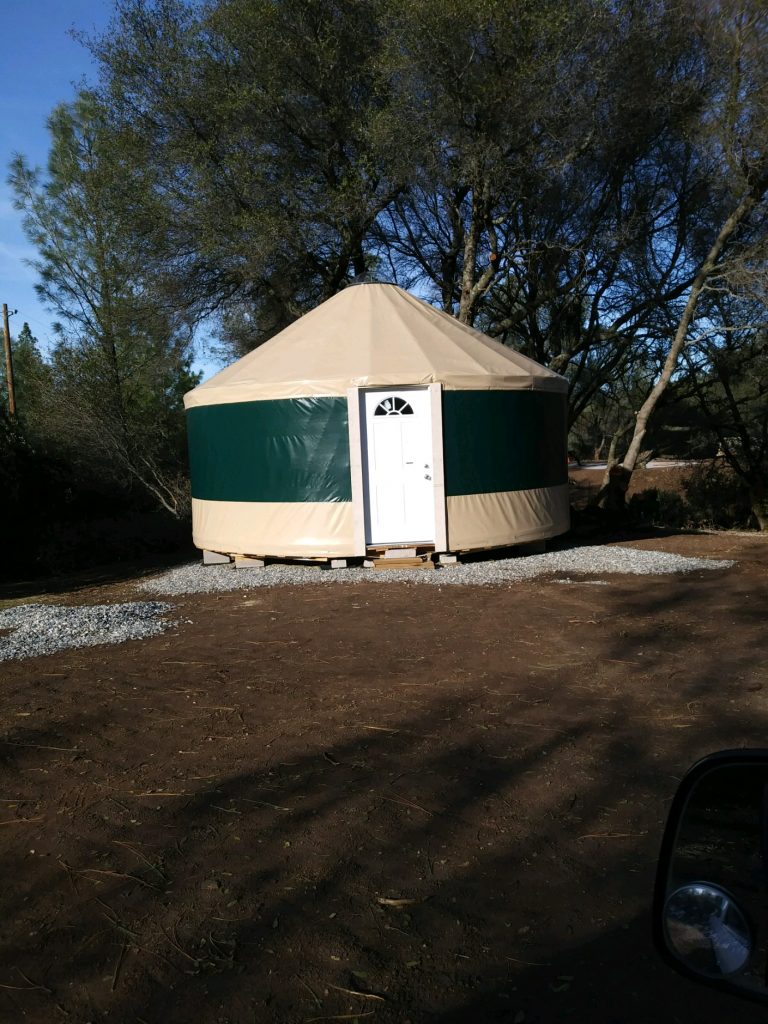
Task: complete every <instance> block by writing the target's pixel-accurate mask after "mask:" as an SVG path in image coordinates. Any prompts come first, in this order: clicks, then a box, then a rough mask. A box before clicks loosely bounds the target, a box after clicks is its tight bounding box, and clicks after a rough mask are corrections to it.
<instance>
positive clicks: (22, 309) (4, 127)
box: [0, 0, 215, 375]
mask: <svg viewBox="0 0 768 1024" xmlns="http://www.w3.org/2000/svg"><path fill="white" fill-rule="evenodd" d="M3 14H4V15H5V17H4V21H3V56H2V72H3V73H2V78H0V165H1V166H0V171H1V172H2V173H0V303H2V302H7V303H8V308H9V309H11V310H13V309H17V310H18V313H17V314H16V316H14V317H13V318H12V319H11V333H12V334H13V335H16V334H17V333H18V332H19V330H20V329H21V325H22V324H23V323H24V321H25V320H26V321H27V322H28V323H29V326H30V327H31V328H32V333H33V334H34V335H35V336H36V337H37V338H38V339H39V340H40V342H41V344H42V346H43V348H45V347H46V346H47V344H48V343H49V342H50V341H51V340H52V339H53V332H52V330H51V324H52V323H53V321H54V319H55V317H54V315H53V314H52V313H51V312H49V311H48V310H47V309H46V308H45V307H44V306H43V305H42V304H41V303H40V301H39V299H38V298H37V294H36V292H35V287H34V286H35V272H34V270H32V269H31V268H30V267H28V266H26V264H25V260H29V259H32V258H34V256H35V253H34V250H33V249H32V248H31V247H30V245H29V243H28V242H27V239H26V237H25V235H24V232H23V230H22V226H21V214H20V213H19V212H18V211H16V210H14V208H13V196H12V193H11V190H10V188H9V187H8V183H7V178H8V165H9V163H10V161H11V158H12V156H13V155H14V153H22V154H23V155H24V156H25V157H26V158H27V160H28V161H29V163H30V164H32V165H35V166H40V167H44V166H45V164H46V161H47V157H48V132H47V130H46V120H47V118H48V115H49V114H50V112H51V110H52V109H53V107H55V106H56V104H57V103H61V102H63V101H66V100H70V99H72V98H73V96H74V94H75V91H76V89H77V86H78V84H79V83H80V82H82V81H83V80H88V81H90V82H95V79H96V71H95V67H94V64H93V62H92V60H91V57H90V54H89V52H88V50H87V49H86V48H85V47H84V46H82V45H81V44H80V43H78V42H76V41H75V40H74V39H72V38H71V36H70V35H69V32H70V30H71V29H73V28H74V29H76V30H78V31H82V32H85V33H86V34H92V33H98V32H100V31H102V30H103V29H105V28H106V27H107V25H108V24H109V21H110V18H111V16H112V2H111V0H5V3H4V4H3ZM198 368H199V369H201V370H203V371H204V372H205V373H206V375H208V373H209V372H211V371H212V370H213V369H215V367H213V366H212V365H211V364H209V363H208V362H202V361H201V362H200V363H199V366H198Z"/></svg>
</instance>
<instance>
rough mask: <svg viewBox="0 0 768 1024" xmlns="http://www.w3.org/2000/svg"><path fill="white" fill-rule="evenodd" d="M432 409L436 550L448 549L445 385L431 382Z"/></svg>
mask: <svg viewBox="0 0 768 1024" xmlns="http://www.w3.org/2000/svg"><path fill="white" fill-rule="evenodd" d="M428 388H429V401H430V407H431V411H432V477H433V480H434V485H435V486H434V495H435V551H436V552H439V551H447V550H448V522H447V514H446V513H447V505H446V500H445V471H444V467H443V385H442V384H429V385H428Z"/></svg>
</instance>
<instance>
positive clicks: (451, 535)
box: [448, 484, 570, 551]
mask: <svg viewBox="0 0 768 1024" xmlns="http://www.w3.org/2000/svg"><path fill="white" fill-rule="evenodd" d="M569 526H570V509H569V503H568V485H567V484H563V485H562V486H559V487H541V488H536V489H534V490H529V491H500V492H496V493H492V494H462V495H458V496H453V497H449V498H448V548H449V550H450V551H464V550H470V549H473V548H490V547H500V546H502V545H505V544H522V543H525V542H526V541H531V540H542V539H544V538H546V537H554V536H557V535H558V534H560V533H565V532H566V530H568V528H569Z"/></svg>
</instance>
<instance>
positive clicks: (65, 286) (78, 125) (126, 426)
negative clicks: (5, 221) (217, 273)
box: [11, 92, 197, 515]
mask: <svg viewBox="0 0 768 1024" xmlns="http://www.w3.org/2000/svg"><path fill="white" fill-rule="evenodd" d="M49 130H50V132H51V140H52V141H51V151H50V158H49V162H48V175H47V177H46V178H45V179H43V177H42V175H41V174H40V172H38V171H36V170H32V169H31V168H29V167H28V166H27V164H26V163H25V161H24V159H23V158H22V157H20V156H19V157H16V159H15V160H14V162H13V165H12V172H11V184H12V187H13V189H14V192H15V196H16V205H17V207H18V208H19V209H20V210H22V211H23V213H24V226H25V230H26V233H27V236H28V238H29V239H30V241H31V242H32V244H33V245H34V246H35V248H36V249H37V252H38V259H37V261H36V262H35V264H34V266H35V268H36V269H37V271H38V274H39V276H40V283H39V285H38V292H39V294H40V296H41V298H42V299H43V300H44V301H45V302H46V303H47V304H48V305H49V306H50V307H51V308H52V309H53V310H54V311H55V313H56V314H57V315H58V316H59V317H60V318H61V320H60V323H59V324H58V332H59V337H60V340H59V342H58V344H57V346H56V348H55V349H54V351H53V353H52V356H51V362H50V368H49V370H48V371H46V375H47V376H48V377H49V380H48V381H47V382H46V383H47V385H48V386H47V388H46V393H45V394H44V395H40V396H39V397H40V401H41V402H44V406H45V409H44V420H45V429H46V431H47V433H48V436H49V438H52V439H55V443H56V445H57V446H58V447H60V448H61V449H63V450H66V451H67V452H68V455H69V457H70V459H71V460H72V461H73V462H74V463H75V464H77V465H78V466H79V467H80V468H81V469H82V470H84V471H88V472H90V473H91V474H94V475H99V476H105V477H106V478H108V479H110V480H111V481H112V482H113V485H114V486H115V487H117V488H125V487H126V486H127V485H128V484H129V482H132V483H133V484H135V485H139V486H140V487H141V488H142V489H143V490H145V491H146V492H148V493H149V494H151V495H152V496H153V498H154V499H155V500H156V501H157V502H158V503H159V504H160V505H162V506H163V507H164V508H166V509H167V510H168V511H169V512H171V513H172V514H174V515H180V514H182V513H183V512H184V510H185V506H186V504H187V501H188V499H187V497H186V485H185V484H184V478H183V465H184V455H183V452H184V441H183V417H182V406H181V397H182V394H183V392H184V391H185V390H187V389H188V388H189V387H191V386H193V385H194V383H196V380H197V378H196V377H195V376H194V375H193V374H192V373H191V370H190V359H191V353H190V342H191V335H190V331H189V328H188V325H187V323H186V322H185V320H184V318H183V316H178V315H176V314H175V313H174V312H173V311H170V310H168V309H167V308H164V307H162V306H161V305H159V304H158V302H157V300H156V297H155V295H154V294H153V291H152V289H151V287H150V282H149V281H148V280H147V278H146V277H145V276H144V272H143V269H144V265H145V262H146V260H145V257H146V256H148V255H150V254H151V248H150V240H151V222H152V212H153V203H152V197H151V196H147V195H146V192H145V190H144V185H145V182H144V180H143V178H142V177H141V175H140V174H137V173H134V172H133V168H132V165H130V164H129V163H128V162H127V161H126V160H125V159H124V158H123V154H122V153H121V151H120V150H119V149H118V148H116V147H115V146H114V145H113V141H112V136H111V135H110V133H109V131H108V116H107V113H106V111H105V110H104V109H103V107H102V106H101V105H100V103H99V102H98V100H97V98H96V97H95V96H94V94H92V93H87V92H84V93H81V94H80V95H79V96H78V98H77V100H76V101H75V102H74V103H72V104H69V105H62V106H60V107H58V108H57V109H56V110H55V111H54V113H53V114H52V116H51V118H50V121H49Z"/></svg>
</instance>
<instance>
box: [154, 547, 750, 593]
mask: <svg viewBox="0 0 768 1024" xmlns="http://www.w3.org/2000/svg"><path fill="white" fill-rule="evenodd" d="M735 564H736V563H735V562H732V561H717V560H715V559H710V558H686V557H684V556H683V555H672V554H668V553H667V552H665V551H647V550H645V549H640V548H623V547H603V546H592V547H581V548H570V549H568V550H564V551H551V552H547V553H546V554H543V555H528V556H527V557H518V558H499V559H486V560H482V561H476V562H467V563H463V564H462V563H458V564H456V565H450V566H446V567H444V568H439V569H436V570H434V571H428V570H427V571H425V570H423V569H383V570H380V571H379V570H375V569H363V568H357V567H355V568H348V569H326V568H320V567H318V566H305V565H285V564H281V563H277V562H276V563H273V564H271V565H267V566H266V567H265V568H264V569H235V568H234V565H205V566H204V565H203V564H202V563H201V562H190V563H189V564H188V565H180V566H178V567H176V568H175V569H171V570H169V571H168V572H166V573H163V575H162V576H155V577H153V578H152V579H149V580H145V581H143V582H141V583H140V584H138V586H139V588H140V589H141V590H144V591H148V592H149V593H152V594H167V595H179V594H202V593H212V592H217V591H218V592H222V591H229V590H253V589H256V588H258V587H280V586H286V585H287V586H296V585H302V584H312V583H314V584H326V585H329V584H334V583H422V584H430V585H432V586H446V585H459V586H461V585H464V586H494V585H496V586H498V585H504V584H510V583H519V582H521V581H523V580H530V579H534V578H535V577H537V576H544V575H547V574H550V573H557V574H560V576H561V579H562V577H563V576H565V577H568V576H570V575H573V574H576V575H591V576H596V575H602V574H604V573H631V574H635V575H637V574H639V575H642V576H657V575H660V574H668V573H681V572H696V571H700V570H703V569H728V568H730V567H731V566H732V565H735ZM574 582H575V581H574Z"/></svg>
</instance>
